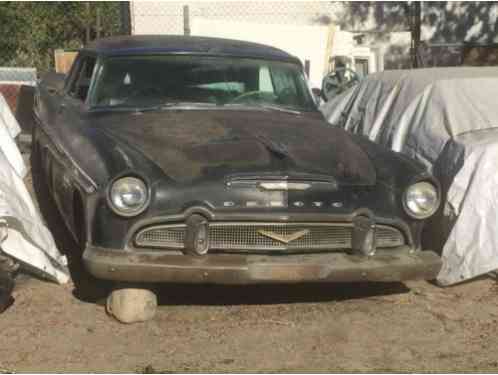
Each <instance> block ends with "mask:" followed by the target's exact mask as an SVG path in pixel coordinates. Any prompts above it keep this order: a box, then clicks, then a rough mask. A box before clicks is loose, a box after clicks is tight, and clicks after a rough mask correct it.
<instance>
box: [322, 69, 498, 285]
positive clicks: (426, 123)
mask: <svg viewBox="0 0 498 375" xmlns="http://www.w3.org/2000/svg"><path fill="white" fill-rule="evenodd" d="M322 112H323V113H324V115H325V117H326V118H327V119H328V121H329V122H330V123H331V124H332V125H335V126H338V127H342V128H344V129H347V130H349V131H351V132H353V133H356V134H361V135H363V136H366V137H367V138H369V139H370V140H372V141H375V142H377V143H379V144H380V145H382V146H384V147H386V148H389V149H391V150H394V151H398V152H401V153H404V154H406V155H408V156H410V157H412V158H414V159H416V160H418V161H420V162H421V163H423V164H424V165H426V166H427V167H428V168H429V170H431V171H432V172H433V173H434V175H436V177H439V179H440V181H441V184H442V187H443V198H444V202H443V209H442V211H441V212H440V213H439V215H437V220H436V219H434V220H433V222H432V229H433V230H432V231H431V232H430V234H431V235H432V236H433V238H435V236H437V235H438V234H440V235H441V246H444V247H443V253H442V258H443V268H442V270H441V273H440V274H439V276H438V280H439V282H440V283H441V284H443V285H449V284H454V283H456V282H459V281H463V280H467V279H470V278H473V277H475V276H478V275H481V274H484V273H487V272H489V271H492V270H494V269H496V268H498V236H497V232H496V228H498V215H497V212H498V210H497V202H498V200H497V198H498V178H497V177H496V176H497V175H496V165H497V164H498V68H491V67H490V68H487V67H486V68H484V67H480V68H468V67H461V68H433V69H418V70H410V71H408V70H400V71H386V72H382V73H377V74H372V75H370V76H368V78H367V79H364V80H363V81H362V82H361V83H360V84H359V85H358V86H356V87H354V88H352V89H350V90H349V91H347V92H345V93H344V94H342V95H340V96H339V97H336V98H334V99H333V100H332V101H330V102H328V103H325V104H324V105H323V106H322ZM438 232H439V233H438Z"/></svg>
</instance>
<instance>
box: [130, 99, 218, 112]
mask: <svg viewBox="0 0 498 375" xmlns="http://www.w3.org/2000/svg"><path fill="white" fill-rule="evenodd" d="M177 107H182V108H188V107H192V108H194V107H195V108H199V107H209V108H211V107H216V103H206V102H181V101H178V102H165V103H161V104H157V105H153V106H151V107H144V108H138V111H140V112H146V111H160V110H162V109H168V108H177Z"/></svg>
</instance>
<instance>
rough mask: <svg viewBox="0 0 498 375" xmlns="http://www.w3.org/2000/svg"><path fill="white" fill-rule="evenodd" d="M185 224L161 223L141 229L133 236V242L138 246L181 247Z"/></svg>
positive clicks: (182, 245) (183, 240) (182, 246)
mask: <svg viewBox="0 0 498 375" xmlns="http://www.w3.org/2000/svg"><path fill="white" fill-rule="evenodd" d="M186 227H187V226H186V225H185V224H176V225H162V226H157V227H151V228H146V229H143V230H142V231H140V232H138V234H137V236H136V237H135V244H136V245H137V246H140V247H148V246H151V247H166V248H169V249H183V248H184V247H185V245H184V243H185V233H186Z"/></svg>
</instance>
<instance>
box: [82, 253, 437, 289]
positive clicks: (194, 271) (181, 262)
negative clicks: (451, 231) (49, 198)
mask: <svg viewBox="0 0 498 375" xmlns="http://www.w3.org/2000/svg"><path fill="white" fill-rule="evenodd" d="M83 260H84V263H85V266H86V267H87V269H88V271H89V272H90V273H91V274H92V275H93V276H95V277H97V278H101V279H107V280H115V281H129V282H170V283H213V284H255V283H261V284H266V283H301V282H353V281H384V282H387V281H403V280H413V279H425V280H431V279H434V278H435V277H436V275H437V274H438V272H439V270H440V268H441V259H440V258H439V256H438V255H436V254H435V253H434V252H432V251H416V252H411V251H410V248H409V247H406V246H403V247H400V248H396V249H386V250H383V249H377V252H376V254H375V255H374V256H372V257H366V256H360V255H349V254H346V253H321V254H292V255H291V254H285V255H241V254H209V255H205V256H191V255H177V254H173V255H172V254H165V253H164V252H161V251H156V252H152V251H151V252H132V251H127V250H112V249H107V248H99V247H91V246H90V247H87V249H86V250H85V252H84V254H83Z"/></svg>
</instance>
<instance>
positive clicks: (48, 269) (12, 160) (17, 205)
mask: <svg viewBox="0 0 498 375" xmlns="http://www.w3.org/2000/svg"><path fill="white" fill-rule="evenodd" d="M20 131H21V129H20V127H19V124H18V123H17V121H16V119H15V117H14V116H13V115H12V113H11V111H10V109H9V107H8V105H7V103H6V101H5V99H4V98H3V96H2V95H0V239H2V240H0V249H1V251H3V252H4V253H5V254H8V255H10V256H11V257H12V258H15V259H17V260H18V261H19V262H20V263H21V264H22V265H24V266H25V267H27V268H30V269H31V270H33V271H34V272H36V273H37V274H39V275H41V276H43V277H46V278H47V279H50V280H53V281H57V282H59V283H65V282H67V281H68V279H69V277H68V272H67V269H66V258H65V257H64V256H62V255H61V254H60V253H59V251H58V250H57V248H56V246H55V242H54V239H53V237H52V234H51V233H50V231H49V230H48V229H47V228H46V227H45V225H44V224H43V222H42V220H41V217H40V215H39V213H38V211H37V209H36V207H35V205H34V203H33V200H32V199H31V196H30V194H29V192H28V190H27V188H26V186H25V185H24V182H23V177H24V176H25V175H26V171H27V169H26V166H25V164H24V160H23V158H22V155H21V153H20V152H19V149H18V148H17V145H16V143H15V141H14V138H15V137H16V136H17V135H18V134H19V133H20Z"/></svg>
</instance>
